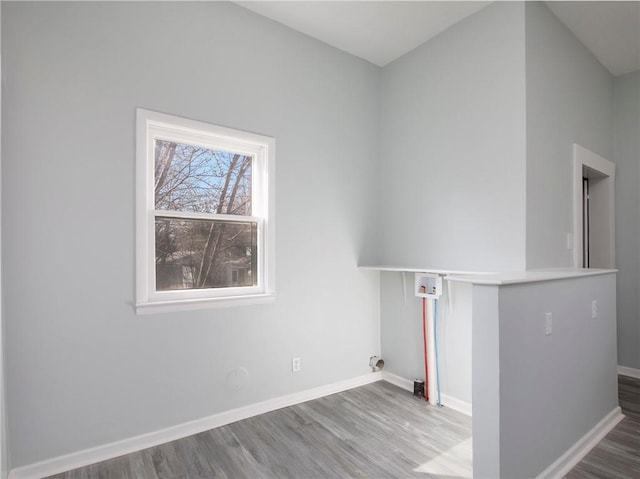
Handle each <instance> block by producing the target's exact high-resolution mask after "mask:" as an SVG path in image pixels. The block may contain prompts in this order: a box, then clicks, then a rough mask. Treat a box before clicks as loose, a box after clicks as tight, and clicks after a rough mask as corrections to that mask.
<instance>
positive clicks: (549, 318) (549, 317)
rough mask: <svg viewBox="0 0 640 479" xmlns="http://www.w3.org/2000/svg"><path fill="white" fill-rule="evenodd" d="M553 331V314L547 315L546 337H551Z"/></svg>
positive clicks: (545, 324)
mask: <svg viewBox="0 0 640 479" xmlns="http://www.w3.org/2000/svg"><path fill="white" fill-rule="evenodd" d="M552 331H553V314H551V313H547V314H546V315H545V323H544V335H545V336H549V335H550V334H551V332H552Z"/></svg>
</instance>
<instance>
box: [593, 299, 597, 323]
mask: <svg viewBox="0 0 640 479" xmlns="http://www.w3.org/2000/svg"><path fill="white" fill-rule="evenodd" d="M591 317H592V318H593V319H596V318H597V317H598V302H597V301H596V300H595V299H594V300H593V301H591Z"/></svg>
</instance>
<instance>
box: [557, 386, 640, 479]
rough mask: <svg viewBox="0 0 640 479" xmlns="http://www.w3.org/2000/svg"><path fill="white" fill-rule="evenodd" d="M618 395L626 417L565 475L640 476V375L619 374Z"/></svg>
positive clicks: (581, 478)
mask: <svg viewBox="0 0 640 479" xmlns="http://www.w3.org/2000/svg"><path fill="white" fill-rule="evenodd" d="M618 398H619V403H620V407H621V408H622V414H624V415H625V416H626V417H625V418H624V419H623V420H622V421H621V422H620V423H618V425H617V426H616V427H615V428H614V429H613V430H612V431H611V432H610V433H609V434H607V435H606V436H605V438H604V439H603V440H602V441H600V442H599V443H598V445H597V446H596V447H595V448H593V449H592V450H591V452H589V454H587V456H586V457H585V458H584V459H583V460H582V461H581V462H580V463H579V464H578V465H577V466H576V467H574V468H573V469H572V470H571V472H570V473H569V474H567V476H565V477H566V479H638V478H640V379H634V378H630V377H627V376H618Z"/></svg>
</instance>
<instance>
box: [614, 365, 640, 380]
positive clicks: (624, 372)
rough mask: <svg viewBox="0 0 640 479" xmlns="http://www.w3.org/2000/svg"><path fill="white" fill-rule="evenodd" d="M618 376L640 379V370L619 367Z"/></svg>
mask: <svg viewBox="0 0 640 479" xmlns="http://www.w3.org/2000/svg"><path fill="white" fill-rule="evenodd" d="M618 374H620V375H621V376H629V377H632V378H636V379H640V369H634V368H628V367H626V366H618Z"/></svg>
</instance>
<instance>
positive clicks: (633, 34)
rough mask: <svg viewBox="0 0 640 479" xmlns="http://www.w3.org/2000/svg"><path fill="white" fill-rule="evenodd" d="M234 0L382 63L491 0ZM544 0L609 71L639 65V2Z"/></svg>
mask: <svg viewBox="0 0 640 479" xmlns="http://www.w3.org/2000/svg"><path fill="white" fill-rule="evenodd" d="M236 3H237V4H239V5H241V6H243V7H245V8H248V9H249V10H252V11H254V12H256V13H258V14H260V15H263V16H265V17H268V18H270V19H272V20H275V21H277V22H279V23H282V24H284V25H287V26H288V27H290V28H293V29H294V30H297V31H299V32H302V33H305V34H307V35H309V36H311V37H313V38H316V39H318V40H320V41H322V42H324V43H327V44H329V45H331V46H334V47H336V48H338V49H340V50H343V51H345V52H347V53H350V54H352V55H355V56H357V57H360V58H363V59H365V60H367V61H369V62H371V63H373V64H375V65H378V66H384V65H386V64H387V63H389V62H392V61H393V60H395V59H396V58H398V57H400V56H402V55H404V54H405V53H407V52H409V51H411V50H413V49H414V48H416V47H417V46H418V45H420V44H422V43H424V42H426V41H427V40H429V39H430V38H432V37H434V36H436V35H437V34H438V33H440V32H442V31H443V30H445V29H447V28H449V27H450V26H452V25H453V24H455V23H457V22H459V21H460V20H462V19H463V18H465V17H467V16H469V15H471V14H473V13H475V12H477V11H478V10H480V9H482V8H484V7H485V6H486V5H488V4H489V3H491V2H481V1H471V2H458V1H238V2H236ZM546 3H547V5H548V6H549V8H550V9H551V10H552V11H553V13H554V14H555V15H556V16H557V17H558V18H559V19H560V20H561V21H562V22H563V23H564V24H565V25H566V26H567V27H568V28H569V29H570V30H571V31H572V32H573V33H574V35H575V36H576V37H577V38H578V39H579V40H580V41H581V42H582V43H583V44H584V45H585V46H586V47H587V48H588V49H589V50H591V52H592V53H593V54H594V55H595V57H596V58H597V59H598V60H599V61H600V63H602V64H603V65H604V66H605V67H606V68H607V69H608V70H609V72H610V73H611V74H612V75H614V76H618V75H622V74H624V73H628V72H632V71H635V70H639V69H640V1H621V2H617V1H601V2H591V1H586V2H582V1H577V2H576V1H569V2H546Z"/></svg>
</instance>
